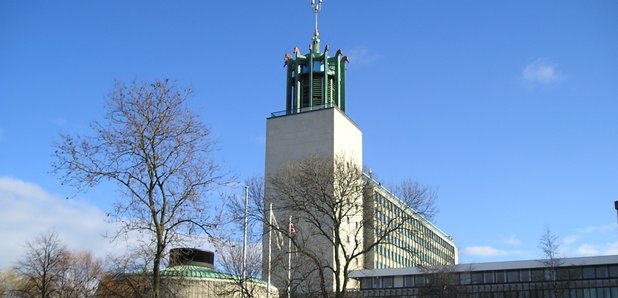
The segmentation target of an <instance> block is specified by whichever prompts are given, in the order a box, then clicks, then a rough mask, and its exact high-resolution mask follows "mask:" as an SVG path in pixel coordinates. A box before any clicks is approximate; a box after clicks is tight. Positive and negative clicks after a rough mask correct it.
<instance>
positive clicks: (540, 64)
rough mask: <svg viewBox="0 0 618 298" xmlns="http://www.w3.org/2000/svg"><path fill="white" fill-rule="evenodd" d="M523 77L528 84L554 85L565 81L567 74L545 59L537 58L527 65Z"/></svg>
mask: <svg viewBox="0 0 618 298" xmlns="http://www.w3.org/2000/svg"><path fill="white" fill-rule="evenodd" d="M521 79H522V81H523V82H524V83H526V84H538V85H554V84H559V83H561V82H562V81H564V79H565V76H564V75H563V74H562V73H561V72H560V71H559V70H558V69H557V67H556V66H555V65H553V64H551V63H549V62H547V61H546V60H545V59H536V60H534V61H532V62H531V63H529V64H528V65H526V67H525V68H524V70H523V71H522V73H521Z"/></svg>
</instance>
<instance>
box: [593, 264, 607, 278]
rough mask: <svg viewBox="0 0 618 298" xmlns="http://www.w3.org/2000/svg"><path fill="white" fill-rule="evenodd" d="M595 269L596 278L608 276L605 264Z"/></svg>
mask: <svg viewBox="0 0 618 298" xmlns="http://www.w3.org/2000/svg"><path fill="white" fill-rule="evenodd" d="M595 271H596V273H597V278H607V277H608V276H609V273H608V272H607V267H606V266H599V267H597V268H596V270H595Z"/></svg>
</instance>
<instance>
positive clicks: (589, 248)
mask: <svg viewBox="0 0 618 298" xmlns="http://www.w3.org/2000/svg"><path fill="white" fill-rule="evenodd" d="M576 253H577V254H579V255H581V256H596V255H598V254H599V250H598V249H597V248H596V246H594V245H590V244H582V245H580V246H579V247H578V248H577V251H576Z"/></svg>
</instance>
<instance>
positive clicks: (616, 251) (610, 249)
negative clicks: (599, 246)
mask: <svg viewBox="0 0 618 298" xmlns="http://www.w3.org/2000/svg"><path fill="white" fill-rule="evenodd" d="M603 254H604V255H618V242H612V243H608V244H607V247H606V248H605V249H604V250H603Z"/></svg>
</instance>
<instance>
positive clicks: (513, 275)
mask: <svg viewBox="0 0 618 298" xmlns="http://www.w3.org/2000/svg"><path fill="white" fill-rule="evenodd" d="M506 278H507V280H508V281H509V282H519V271H517V270H511V271H507V272H506Z"/></svg>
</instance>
